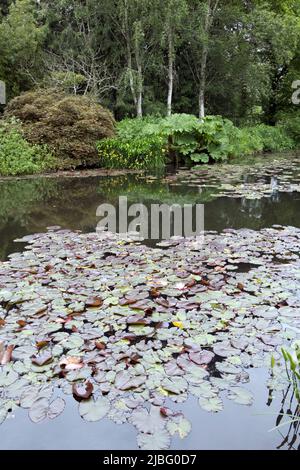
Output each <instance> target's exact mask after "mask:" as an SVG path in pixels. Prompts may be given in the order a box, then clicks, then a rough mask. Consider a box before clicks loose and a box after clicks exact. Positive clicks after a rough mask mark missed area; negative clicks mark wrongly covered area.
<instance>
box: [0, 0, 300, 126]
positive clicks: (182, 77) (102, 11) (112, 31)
mask: <svg viewBox="0 0 300 470" xmlns="http://www.w3.org/2000/svg"><path fill="white" fill-rule="evenodd" d="M2 3H3V2H2ZM299 44H300V4H299V1H298V0H276V1H274V0H245V1H242V2H241V1H240V0H151V1H150V0H100V1H99V0H85V1H84V2H82V1H81V0H56V1H55V2H53V1H52V0H39V1H37V0H5V2H4V4H3V6H2V7H1V10H0V50H1V56H0V80H4V81H5V82H6V84H7V89H8V94H9V96H8V97H9V98H11V97H13V96H15V95H17V94H19V92H20V91H24V90H28V89H30V88H32V87H33V86H36V85H41V84H42V85H43V84H45V83H46V84H47V86H57V87H58V88H61V89H63V90H64V91H66V90H67V91H69V92H72V93H76V94H92V95H93V96H95V97H96V98H97V99H98V100H99V101H100V102H101V103H103V104H104V105H107V106H109V107H110V109H111V110H112V111H114V113H115V116H116V118H117V119H118V120H119V119H121V118H123V117H125V116H133V115H135V114H138V113H142V114H143V115H147V114H155V113H156V112H159V113H162V114H165V113H166V112H167V109H168V112H169V111H171V110H172V111H173V112H175V113H191V114H199V112H200V111H201V110H200V107H201V101H203V103H202V104H203V106H204V108H205V110H206V113H207V114H211V115H213V114H214V115H222V116H225V117H228V118H229V119H231V120H233V122H234V123H235V124H237V125H240V124H241V122H242V121H248V122H249V124H251V123H253V120H255V119H256V118H257V111H258V110H260V119H262V120H263V121H264V122H266V123H268V124H270V123H271V124H274V123H275V121H276V120H277V117H278V113H281V112H288V113H289V112H292V111H295V105H294V104H292V102H291V95H292V93H293V90H292V83H293V81H294V80H297V79H299V77H300V61H299Z"/></svg>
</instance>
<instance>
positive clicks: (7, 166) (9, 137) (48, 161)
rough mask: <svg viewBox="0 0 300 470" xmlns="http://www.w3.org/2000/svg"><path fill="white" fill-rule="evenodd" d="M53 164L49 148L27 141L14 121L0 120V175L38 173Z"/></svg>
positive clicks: (52, 166) (53, 165)
mask: <svg viewBox="0 0 300 470" xmlns="http://www.w3.org/2000/svg"><path fill="white" fill-rule="evenodd" d="M55 166H56V161H55V159H54V157H53V156H52V155H51V153H50V152H49V149H48V148H47V147H46V146H41V145H32V144H30V143H29V142H27V141H26V140H25V139H24V137H23V135H22V132H21V128H20V125H19V124H18V123H17V122H16V121H1V122H0V175H2V176H8V175H12V176H15V175H23V174H32V173H40V172H42V171H46V170H49V169H52V168H54V167H55Z"/></svg>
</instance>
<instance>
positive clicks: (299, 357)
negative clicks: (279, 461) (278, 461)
mask: <svg viewBox="0 0 300 470" xmlns="http://www.w3.org/2000/svg"><path fill="white" fill-rule="evenodd" d="M281 352H282V357H283V362H284V370H283V371H285V374H286V378H287V380H288V386H287V389H286V390H285V391H283V392H282V394H283V395H282V400H281V409H280V412H279V414H278V416H277V419H276V427H275V429H277V430H278V431H279V432H280V434H281V436H282V442H281V443H280V444H279V446H278V447H277V448H278V449H279V448H282V447H283V446H286V445H287V446H288V449H294V448H295V447H294V446H295V444H296V442H297V440H298V439H299V437H300V434H299V431H300V347H299V342H297V341H295V342H294V343H293V344H292V347H291V348H290V349H287V348H281ZM271 366H272V374H274V371H275V369H276V367H278V368H280V369H281V367H282V363H279V364H276V361H275V359H274V357H272V359H271ZM275 373H276V372H275ZM282 428H283V429H284V430H285V431H284V432H282ZM299 445H300V442H299ZM298 449H299V447H298Z"/></svg>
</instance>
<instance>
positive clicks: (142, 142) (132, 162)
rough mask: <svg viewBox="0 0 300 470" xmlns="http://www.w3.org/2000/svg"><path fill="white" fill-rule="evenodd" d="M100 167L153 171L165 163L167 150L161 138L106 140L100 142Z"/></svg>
mask: <svg viewBox="0 0 300 470" xmlns="http://www.w3.org/2000/svg"><path fill="white" fill-rule="evenodd" d="M97 147H98V152H99V156H100V162H99V163H100V166H103V167H105V168H128V169H152V168H159V167H162V166H163V165H164V162H165V149H164V147H163V141H162V139H160V138H159V137H156V136H153V137H152V136H149V137H141V138H135V139H118V138H115V139H105V140H103V141H102V142H99V143H98V145H97Z"/></svg>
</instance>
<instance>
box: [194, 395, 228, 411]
mask: <svg viewBox="0 0 300 470" xmlns="http://www.w3.org/2000/svg"><path fill="white" fill-rule="evenodd" d="M198 403H199V405H200V406H201V408H203V410H205V411H212V412H214V413H217V412H218V411H222V410H223V402H222V400H221V399H220V398H219V397H217V396H215V397H210V398H205V397H201V398H199V400H198Z"/></svg>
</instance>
